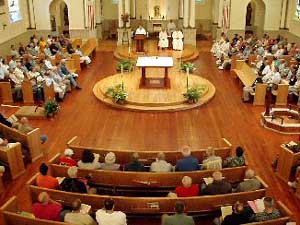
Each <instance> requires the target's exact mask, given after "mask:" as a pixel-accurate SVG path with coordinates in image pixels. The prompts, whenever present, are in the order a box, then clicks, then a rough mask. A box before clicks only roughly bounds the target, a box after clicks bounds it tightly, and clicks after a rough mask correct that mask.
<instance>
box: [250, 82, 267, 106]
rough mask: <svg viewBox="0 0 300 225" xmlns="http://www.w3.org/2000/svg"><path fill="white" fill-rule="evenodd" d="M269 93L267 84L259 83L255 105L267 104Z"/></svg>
mask: <svg viewBox="0 0 300 225" xmlns="http://www.w3.org/2000/svg"><path fill="white" fill-rule="evenodd" d="M266 93H267V84H260V83H257V84H256V87H255V93H254V101H253V105H265V101H266Z"/></svg>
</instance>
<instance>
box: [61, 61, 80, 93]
mask: <svg viewBox="0 0 300 225" xmlns="http://www.w3.org/2000/svg"><path fill="white" fill-rule="evenodd" d="M58 74H59V75H60V76H61V77H62V78H63V79H65V78H67V79H68V80H69V81H70V83H71V85H72V86H73V87H75V88H76V89H77V90H80V89H81V87H80V86H79V85H78V84H77V82H76V78H77V77H78V74H76V73H71V72H70V71H69V70H68V68H67V67H66V60H65V59H62V60H61V61H60V64H59V66H58Z"/></svg>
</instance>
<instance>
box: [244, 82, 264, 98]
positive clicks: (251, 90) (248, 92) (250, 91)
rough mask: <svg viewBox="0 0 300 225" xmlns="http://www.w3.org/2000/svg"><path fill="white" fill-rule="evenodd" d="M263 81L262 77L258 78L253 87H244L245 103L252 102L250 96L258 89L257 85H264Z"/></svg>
mask: <svg viewBox="0 0 300 225" xmlns="http://www.w3.org/2000/svg"><path fill="white" fill-rule="evenodd" d="M262 83H263V80H262V78H261V77H258V78H257V79H256V80H255V81H254V83H253V84H252V86H249V87H248V86H245V87H243V97H242V100H243V102H249V101H250V95H251V94H254V93H255V89H256V84H262Z"/></svg>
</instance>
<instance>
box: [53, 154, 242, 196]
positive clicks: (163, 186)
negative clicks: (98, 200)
mask: <svg viewBox="0 0 300 225" xmlns="http://www.w3.org/2000/svg"><path fill="white" fill-rule="evenodd" d="M59 157H60V154H57V155H56V156H55V157H53V158H52V159H51V160H50V161H49V163H50V165H51V175H52V176H54V177H68V168H69V167H67V166H63V165H58V164H57V160H58V159H59ZM246 169H247V166H241V167H235V168H225V169H222V170H221V172H222V174H223V176H224V177H226V179H227V180H228V181H229V182H230V183H237V182H239V181H241V180H243V179H244V176H245V171H246ZM213 172H214V171H212V170H199V171H192V172H164V173H151V172H127V171H104V170H87V169H78V176H79V177H87V176H91V180H90V182H91V183H93V184H95V185H96V186H99V187H105V188H106V189H109V190H110V191H115V192H125V191H128V192H132V191H134V190H135V189H136V187H137V186H138V187H140V188H139V190H138V191H141V192H147V191H149V190H152V189H153V191H154V190H155V192H162V193H164V192H168V191H171V190H174V189H175V187H176V186H178V185H179V184H181V180H182V178H183V177H184V176H189V177H191V178H192V179H193V182H194V183H198V184H199V183H201V182H202V181H203V178H204V177H211V176H212V173H213ZM170 177H172V179H169V178H170Z"/></svg>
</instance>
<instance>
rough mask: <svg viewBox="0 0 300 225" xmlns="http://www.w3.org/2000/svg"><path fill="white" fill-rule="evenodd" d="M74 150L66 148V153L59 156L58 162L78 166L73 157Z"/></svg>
mask: <svg viewBox="0 0 300 225" xmlns="http://www.w3.org/2000/svg"><path fill="white" fill-rule="evenodd" d="M73 155H74V151H73V150H72V149H70V148H67V149H65V151H64V155H63V156H62V157H60V158H59V160H58V162H59V164H60V165H63V166H77V162H76V161H75V159H73V158H72V156H73Z"/></svg>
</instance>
